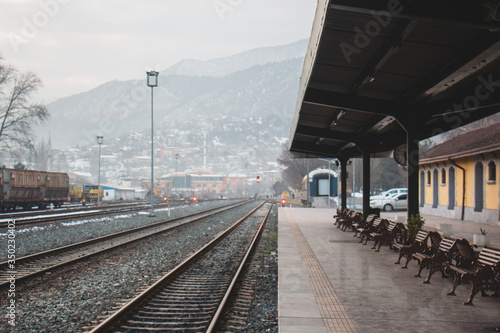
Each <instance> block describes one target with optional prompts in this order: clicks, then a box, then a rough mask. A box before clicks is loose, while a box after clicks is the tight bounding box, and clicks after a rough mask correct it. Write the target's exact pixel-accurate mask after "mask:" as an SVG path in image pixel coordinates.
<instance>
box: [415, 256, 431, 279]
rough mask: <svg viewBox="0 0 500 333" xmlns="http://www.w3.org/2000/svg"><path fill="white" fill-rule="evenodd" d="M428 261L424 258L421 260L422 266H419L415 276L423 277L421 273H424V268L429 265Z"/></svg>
mask: <svg viewBox="0 0 500 333" xmlns="http://www.w3.org/2000/svg"><path fill="white" fill-rule="evenodd" d="M427 265H428V263H426V262H425V261H424V260H422V261H421V262H420V267H419V268H418V273H417V274H415V275H414V277H422V276H421V275H420V273H422V270H423V269H424V268H425V267H427Z"/></svg>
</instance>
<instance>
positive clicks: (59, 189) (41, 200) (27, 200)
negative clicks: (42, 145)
mask: <svg viewBox="0 0 500 333" xmlns="http://www.w3.org/2000/svg"><path fill="white" fill-rule="evenodd" d="M0 188H1V190H0V208H1V209H2V210H6V209H15V208H16V207H22V208H23V209H31V208H32V207H35V206H38V208H45V207H46V206H47V205H50V204H53V205H55V206H60V205H61V204H62V203H63V202H64V201H65V200H66V198H67V196H68V188H69V178H68V175H67V174H65V173H58V172H46V171H37V170H19V169H8V168H0Z"/></svg>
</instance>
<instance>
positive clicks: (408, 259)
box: [401, 253, 413, 269]
mask: <svg viewBox="0 0 500 333" xmlns="http://www.w3.org/2000/svg"><path fill="white" fill-rule="evenodd" d="M412 259H413V258H412V257H411V253H407V254H406V262H405V265H404V266H403V267H401V269H407V268H408V263H409V262H410V261H411V260H412Z"/></svg>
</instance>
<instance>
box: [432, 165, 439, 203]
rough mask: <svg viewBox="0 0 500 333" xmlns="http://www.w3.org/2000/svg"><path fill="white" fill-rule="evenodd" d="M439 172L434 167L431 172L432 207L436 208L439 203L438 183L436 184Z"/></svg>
mask: <svg viewBox="0 0 500 333" xmlns="http://www.w3.org/2000/svg"><path fill="white" fill-rule="evenodd" d="M438 177H439V172H438V171H437V169H434V171H433V172H432V208H437V206H438V204H439V184H438Z"/></svg>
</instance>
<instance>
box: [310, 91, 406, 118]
mask: <svg viewBox="0 0 500 333" xmlns="http://www.w3.org/2000/svg"><path fill="white" fill-rule="evenodd" d="M303 103H307V104H317V105H325V106H331V107H336V108H341V109H346V110H351V111H357V112H364V113H370V114H379V115H383V116H395V115H396V114H397V110H395V109H394V104H393V103H387V102H384V101H382V100H379V99H374V98H368V97H361V96H353V95H349V94H342V93H337V92H333V91H327V90H322V89H316V88H308V89H307V91H306V93H305V95H304V100H303Z"/></svg>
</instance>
